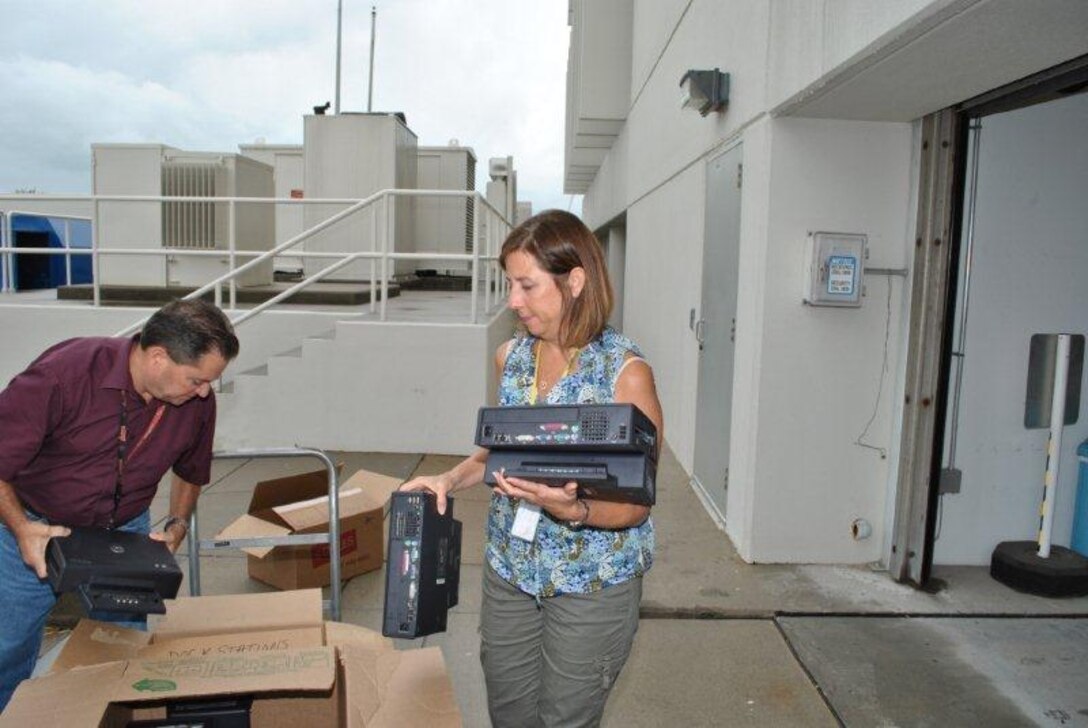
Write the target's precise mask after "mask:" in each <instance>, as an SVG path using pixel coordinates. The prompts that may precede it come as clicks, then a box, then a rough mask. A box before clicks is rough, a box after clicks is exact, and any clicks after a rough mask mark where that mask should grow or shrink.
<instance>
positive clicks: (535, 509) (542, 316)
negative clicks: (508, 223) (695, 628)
mask: <svg viewBox="0 0 1088 728" xmlns="http://www.w3.org/2000/svg"><path fill="white" fill-rule="evenodd" d="M499 260H500V263H501V264H502V266H503V269H504V270H505V271H506V277H507V279H508V280H509V282H510V298H509V306H510V308H511V309H513V311H514V312H515V313H516V314H517V316H518V319H519V322H520V326H519V332H518V334H517V336H515V338H514V339H512V340H510V341H508V342H506V343H505V344H503V345H502V346H500V347H499V349H498V351H496V352H495V367H496V370H497V372H498V376H499V381H500V386H499V402H500V404H501V405H504V406H513V405H532V404H538V403H539V404H575V403H588V402H629V403H632V404H634V405H636V406H637V407H638V408H639V409H641V410H642V411H643V412H645V413H646V415H647V416H648V417H649V418H650V419H651V420H653V422H654V424H655V425H656V426H657V429H658V434H659V440H658V441H659V442H660V437H661V435H662V434H663V429H662V416H661V404H660V402H658V398H657V391H656V389H655V387H654V380H653V372H652V371H651V369H650V366H649V365H648V364H647V363H646V361H645V360H644V359H643V358H642V356H641V353H640V352H639V350H638V347H637V346H635V344H634V343H632V342H631V341H630V340H629V339H627V338H625V337H624V336H622V335H621V334H619V333H617V332H616V331H614V330H613V329H611V328H609V327H608V326H607V321H608V317H609V315H610V314H611V312H612V302H613V294H612V285H611V283H610V282H609V279H608V272H607V270H606V268H605V263H604V258H603V255H602V251H601V247H600V244H599V243H598V242H597V240H596V238H594V237H593V233H591V232H590V231H589V229H588V228H587V227H586V226H585V225H584V224H583V223H582V221H581V220H579V219H578V218H577V217H575V216H574V215H571V214H570V213H567V212H562V211H560V210H548V211H545V212H542V213H540V214H539V215H536V216H534V217H532V218H530V219H528V220H526V221H525V222H523V223H522V224H521V225H519V226H518V227H517V228H515V229H514V230H513V231H512V232H511V233H510V235H509V237H507V239H506V241H505V243H504V244H503V247H502V252H501V254H500V256H499ZM486 461H487V451H486V450H480V451H477V452H476V453H475V454H473V455H472V456H470V457H468V458H467V459H465V460H464V461H462V462H461V463H460V464H458V465H457V466H456V467H454V468H453V469H451V470H449V471H448V472H445V473H442V474H441V475H436V476H424V477H420V478H416V479H414V480H412V481H410V482H408V483H406V484H405V485H404V486H402V488H403V489H404V490H430V491H432V492H434V493H435V494H436V495H437V497H438V507H439V510H440V511H443V512H445V508H446V496H447V495H448V494H450V493H453V492H455V491H457V490H461V489H463V488H468V487H470V486H473V485H475V484H477V483H480V482H481V481H482V480H483V476H484V467H485V463H486ZM496 480H497V481H498V485H497V486H496V487H495V489H494V491H493V493H492V496H491V506H490V511H489V513H488V522H487V547H486V562H487V563H486V565H485V567H484V584H483V607H482V610H481V615H480V638H481V648H480V660H481V662H482V664H483V668H484V676H485V678H486V682H487V697H488V709H489V711H490V714H491V721H492V723H493V724H494V725H495V726H497V727H498V728H504V727H505V726H516V727H517V728H523V727H524V726H593V725H597V724H598V723H599V722H600V719H601V714H602V713H603V711H604V705H605V701H606V699H607V697H608V693H609V691H610V690H611V688H612V685H613V684H614V683H615V679H616V677H617V676H618V675H619V672H620V669H621V668H622V667H623V664H624V662H625V661H626V660H627V656H628V654H629V652H630V649H631V643H632V641H633V640H634V636H635V632H636V631H637V629H638V608H639V600H640V599H641V596H642V575H643V574H645V573H646V571H647V570H648V569H649V568H650V565H651V563H652V561H653V550H654V531H653V524H652V522H651V520H650V508H649V506H642V505H635V504H628V503H616V502H610V501H600V500H590V499H586V498H582V497H579V495H578V490H577V488H578V486H577V483H573V482H572V483H567V484H566V485H565V486H564V487H561V488H556V487H550V486H547V485H544V484H540V483H534V482H530V481H526V480H522V479H520V478H514V477H505V476H504V474H503V473H496Z"/></svg>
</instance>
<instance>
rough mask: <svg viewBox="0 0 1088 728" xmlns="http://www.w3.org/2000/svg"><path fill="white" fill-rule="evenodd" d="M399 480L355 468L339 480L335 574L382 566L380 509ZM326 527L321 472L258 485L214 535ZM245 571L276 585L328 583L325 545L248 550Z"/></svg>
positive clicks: (291, 586) (326, 490) (349, 574)
mask: <svg viewBox="0 0 1088 728" xmlns="http://www.w3.org/2000/svg"><path fill="white" fill-rule="evenodd" d="M400 484H401V481H400V480H398V479H396V478H392V477H390V476H388V475H381V474H380V473H372V472H370V471H367V470H359V471H358V472H356V473H355V474H354V475H352V476H351V477H350V478H348V479H347V480H346V481H344V482H342V483H341V484H340V502H339V507H340V576H341V578H342V579H349V578H351V577H353V576H358V575H359V574H364V573H366V572H368V571H374V570H375V569H379V568H381V565H382V553H383V549H384V546H385V539H384V538H383V537H382V516H383V508H384V506H385V504H386V503H387V502H388V500H389V494H390V493H391V492H392V491H394V490H396V489H397V487H398V486H399V485H400ZM328 530H329V484H328V475H327V472H326V471H324V470H321V471H317V472H313V473H306V474H304V475H292V476H289V477H286V478H277V479H276V480H265V481H261V482H260V483H257V485H256V486H255V487H254V489H253V497H252V498H251V499H250V502H249V508H248V510H247V512H246V514H245V515H243V516H241V517H239V518H238V519H237V520H235V521H234V522H233V523H231V524H230V525H229V526H227V527H226V528H225V529H223V530H222V531H220V532H219V533H218V534H217V535H216V538H218V539H231V538H262V537H268V536H286V535H288V534H293V533H320V532H322V531H328ZM244 551H245V552H246V553H247V554H248V556H247V561H248V566H249V575H250V577H251V578H253V579H257V580H258V581H262V582H264V583H265V584H269V585H271V586H274V587H278V588H280V589H309V588H312V587H320V586H327V585H328V584H330V583H332V577H331V571H332V570H331V568H330V564H329V547H328V544H309V545H300V546H276V547H274V548H271V547H270V548H248V549H244Z"/></svg>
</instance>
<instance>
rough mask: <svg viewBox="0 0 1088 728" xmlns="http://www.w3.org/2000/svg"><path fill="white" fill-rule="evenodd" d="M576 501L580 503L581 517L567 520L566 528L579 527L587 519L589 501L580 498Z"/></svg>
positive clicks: (584, 523)
mask: <svg viewBox="0 0 1088 728" xmlns="http://www.w3.org/2000/svg"><path fill="white" fill-rule="evenodd" d="M578 502H579V503H580V504H581V505H582V517H581V518H576V519H574V520H573V521H567V528H581V527H582V526H584V525H586V521H588V520H589V503H586V501H585V500H583V499H581V498H579V499H578Z"/></svg>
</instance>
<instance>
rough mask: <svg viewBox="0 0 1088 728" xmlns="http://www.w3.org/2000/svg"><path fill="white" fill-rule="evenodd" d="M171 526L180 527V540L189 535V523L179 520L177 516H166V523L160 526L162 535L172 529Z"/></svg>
mask: <svg viewBox="0 0 1088 728" xmlns="http://www.w3.org/2000/svg"><path fill="white" fill-rule="evenodd" d="M173 526H181V527H182V529H183V531H182V534H181V535H182V538H184V537H185V534H187V533H189V522H188V521H187V520H185V519H184V518H180V517H178V516H168V517H167V518H166V521H165V522H163V524H162V531H163V533H166V532H167V531H169V530H170V528H171V527H173Z"/></svg>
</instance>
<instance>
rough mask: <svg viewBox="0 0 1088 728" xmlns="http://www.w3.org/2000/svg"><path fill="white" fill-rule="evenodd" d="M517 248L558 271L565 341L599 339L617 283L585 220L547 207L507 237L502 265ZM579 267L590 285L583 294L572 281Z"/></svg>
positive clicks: (579, 342) (561, 341)
mask: <svg viewBox="0 0 1088 728" xmlns="http://www.w3.org/2000/svg"><path fill="white" fill-rule="evenodd" d="M517 251H521V252H524V253H527V254H528V255H531V256H532V257H533V259H534V260H536V262H537V265H539V266H540V267H541V269H542V270H545V271H547V272H548V273H550V274H551V275H552V278H553V279H554V280H555V284H556V285H557V286H558V287H559V290H560V292H561V293H562V294H563V309H562V311H563V319H562V323H561V324H560V326H559V344H560V346H563V347H565V348H572V347H573V348H578V347H582V346H585V345H586V344H588V343H589V342H590V341H592V340H593V339H595V338H597V337H598V336H599V335H600V333H601V332H602V331H604V327H605V325H606V324H607V323H608V317H609V316H610V315H611V314H612V299H613V294H612V282H611V281H610V280H609V279H608V269H607V268H606V267H605V263H604V253H603V251H602V250H601V244H600V243H599V242H598V241H597V238H596V237H595V236H594V235H593V233H592V232H591V231H590V229H589V228H587V227H586V226H585V223H583V222H582V221H581V220H579V219H578V217H577V216H575V215H572V214H571V213H569V212H564V211H563V210H545V211H544V212H541V213H540V214H538V215H533V216H532V217H530V218H529V219H528V220H526V221H525V222H523V223H521V224H520V225H518V226H517V227H516V228H514V229H513V230H511V231H510V234H509V235H508V236H506V241H505V242H504V243H503V244H502V251H501V252H500V253H499V265H501V266H502V267H503V269H504V270H505V269H506V258H507V256H509V255H510V254H511V253H514V252H517ZM575 268H581V269H582V270H584V271H585V274H586V282H585V285H583V286H582V291H581V293H580V294H579V295H578V297H577V298H575V297H574V295H573V294H572V293H571V290H570V283H569V282H568V280H567V278H568V275H569V273H570V272H571V271H572V270H573V269H575Z"/></svg>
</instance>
